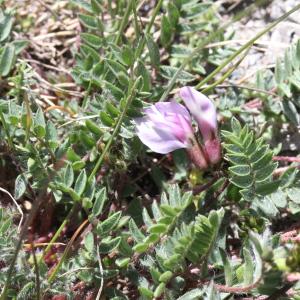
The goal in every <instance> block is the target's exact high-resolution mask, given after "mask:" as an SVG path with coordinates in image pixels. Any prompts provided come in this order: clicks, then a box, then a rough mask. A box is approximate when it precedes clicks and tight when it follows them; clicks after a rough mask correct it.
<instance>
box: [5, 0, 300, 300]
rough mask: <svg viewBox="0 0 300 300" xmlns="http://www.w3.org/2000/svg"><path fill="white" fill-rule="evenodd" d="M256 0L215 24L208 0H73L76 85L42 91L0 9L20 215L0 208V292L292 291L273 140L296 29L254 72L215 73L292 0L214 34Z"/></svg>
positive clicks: (285, 169)
mask: <svg viewBox="0 0 300 300" xmlns="http://www.w3.org/2000/svg"><path fill="white" fill-rule="evenodd" d="M150 2H151V1H150ZM265 2H266V1H257V2H256V3H254V4H253V5H251V6H249V7H248V8H247V9H246V10H244V11H242V12H241V13H238V14H237V15H236V16H233V17H232V20H231V21H229V22H227V23H225V24H222V23H221V16H220V13H221V14H224V13H225V12H226V6H224V5H222V3H219V2H214V1H194V0H192V1H187V0H176V1H165V0H164V1H163V0H158V1H154V2H153V1H152V2H151V3H150V4H149V3H148V4H147V3H146V4H145V3H144V1H135V0H129V1H122V0H118V1H109V0H108V1H101V0H90V1H79V0H71V1H69V2H68V3H67V4H68V5H67V9H68V10H70V11H76V12H78V20H79V22H80V24H81V26H82V30H81V32H80V34H79V36H78V38H80V46H79V47H78V49H75V48H74V49H73V50H74V52H73V54H74V65H73V68H72V70H71V72H70V74H71V76H72V80H73V81H74V83H75V86H76V90H75V91H73V93H66V90H63V89H61V88H57V87H56V89H55V91H57V92H58V97H57V102H56V103H51V102H49V101H48V102H47V103H45V101H43V100H42V97H41V93H39V92H38V91H37V89H36V86H38V85H39V84H40V82H39V80H40V79H39V78H38V77H37V76H36V71H35V70H34V69H33V67H32V66H30V65H29V64H28V61H27V60H25V59H24V57H22V54H21V52H20V51H21V49H23V48H24V46H25V42H23V41H20V40H14V39H13V36H11V31H12V25H13V17H12V15H13V14H12V10H8V9H4V8H3V9H2V10H1V11H0V74H1V78H3V77H5V82H6V85H7V91H6V92H3V93H2V91H1V100H0V101H1V102H0V121H1V128H0V135H1V149H3V153H4V154H5V156H3V159H2V162H3V163H2V164H3V165H4V168H5V163H7V162H9V163H10V164H12V165H13V166H14V168H15V169H16V172H15V173H16V174H15V184H14V193H13V197H12V195H10V194H9V193H8V191H6V190H5V189H4V187H1V188H2V190H1V191H2V192H3V191H4V192H5V191H6V192H7V193H8V195H10V196H11V198H12V199H13V200H14V201H13V203H14V205H15V206H16V205H17V206H18V209H19V210H20V206H19V205H20V204H22V207H21V208H22V210H23V212H24V213H25V214H26V219H25V221H24V222H23V223H21V228H18V226H17V225H16V223H17V222H18V221H19V219H18V215H17V214H18V213H19V211H18V210H13V209H12V208H7V207H3V208H1V209H0V270H1V272H0V273H1V274H0V286H1V296H0V299H1V300H4V299H56V300H57V299H115V300H117V299H156V300H158V299H179V300H192V299H250V298H251V299H260V297H264V298H263V299H299V298H300V285H299V282H300V276H299V274H300V270H299V265H300V248H299V224H298V223H299V222H298V221H297V220H298V218H299V214H300V200H299V199H300V198H299V197H300V176H299V172H298V170H299V168H298V165H297V163H299V161H300V160H299V158H298V157H297V155H298V154H299V149H298V146H296V149H294V150H291V152H289V153H288V154H287V153H286V152H284V151H283V150H282V149H281V147H280V145H278V143H277V144H276V139H277V137H278V132H279V131H280V130H281V129H282V128H283V125H284V124H286V125H287V126H288V128H289V129H288V130H290V131H294V132H295V131H296V130H297V126H298V125H299V82H300V81H299V80H300V79H299V71H300V42H299V41H298V42H297V43H296V44H295V45H291V47H290V48H289V49H288V50H287V51H286V54H285V55H284V57H283V58H281V57H279V58H278V59H277V62H276V66H275V68H273V69H272V70H269V71H268V72H265V73H264V72H258V74H257V80H256V83H255V84H253V83H252V84H251V82H249V85H247V86H239V85H234V84H230V81H229V78H230V77H231V76H232V73H233V71H234V70H236V69H237V68H238V66H239V64H240V63H241V62H242V60H243V59H244V58H245V56H246V55H247V53H248V52H247V51H248V50H249V49H250V48H251V46H252V45H253V43H254V42H255V41H256V40H257V39H258V38H259V37H261V36H262V35H263V34H265V33H267V32H268V31H270V30H271V29H272V28H274V27H275V26H276V25H277V24H278V23H280V22H281V21H283V20H285V19H286V18H287V17H289V16H290V15H291V14H292V13H294V12H295V11H297V10H299V8H300V5H297V6H296V7H294V8H293V9H291V10H290V11H288V12H287V13H285V14H284V15H283V16H282V17H280V18H279V19H278V20H275V21H274V22H273V23H271V24H269V25H268V26H266V28H263V29H262V31H261V32H259V33H258V34H256V35H255V36H254V37H253V38H252V39H250V40H249V41H248V42H247V43H245V44H244V45H243V46H241V47H240V48H238V49H235V48H234V47H229V46H226V44H227V43H224V45H225V46H224V45H223V44H222V42H224V41H227V40H228V41H230V39H231V38H232V36H233V35H234V33H232V31H230V30H229V29H228V28H230V25H231V24H232V23H233V22H235V21H237V20H239V19H241V18H242V17H245V16H251V13H252V12H253V10H255V9H256V8H257V6H258V5H261V4H263V3H265ZM1 5H2V6H3V4H1ZM14 13H16V14H17V13H18V8H16V10H15V12H14ZM51 13H52V15H53V18H55V17H56V13H54V12H53V11H51ZM60 22H62V21H61V20H60ZM199 37H200V38H199ZM211 42H221V45H223V46H220V47H216V48H215V47H214V48H213V49H210V48H209V47H206V46H207V45H208V44H209V43H211ZM16 55H19V59H16ZM187 84H189V85H190V86H186V85H187ZM192 86H193V87H192ZM224 87H225V90H224V89H223V88H224ZM196 89H198V90H200V91H197V90H196ZM166 98H168V99H169V100H166ZM181 100H183V102H184V105H183V104H180V103H178V102H180V101H181ZM274 143H275V145H274ZM1 184H2V183H1ZM25 203H26V204H27V205H25ZM28 203H29V204H28ZM28 205H29V208H28ZM25 209H26V211H25Z"/></svg>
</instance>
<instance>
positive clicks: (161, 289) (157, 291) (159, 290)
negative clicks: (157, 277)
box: [153, 282, 166, 298]
mask: <svg viewBox="0 0 300 300" xmlns="http://www.w3.org/2000/svg"><path fill="white" fill-rule="evenodd" d="M165 288H166V284H165V283H164V282H162V283H160V284H159V286H158V287H157V288H156V289H155V291H154V294H153V295H154V297H155V298H158V297H160V296H161V295H162V293H163V292H164V291H165Z"/></svg>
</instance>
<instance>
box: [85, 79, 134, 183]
mask: <svg viewBox="0 0 300 300" xmlns="http://www.w3.org/2000/svg"><path fill="white" fill-rule="evenodd" d="M139 81H140V78H137V79H136V81H135V82H134V84H133V85H132V87H131V89H130V90H129V92H128V96H127V98H126V100H125V107H124V109H123V111H122V113H121V114H120V116H119V118H118V120H117V123H116V126H115V129H114V131H113V133H112V135H111V137H110V139H109V141H108V142H107V144H106V145H105V148H104V150H103V152H102V153H101V155H100V157H99V159H98V161H97V163H96V165H95V167H94V169H93V170H92V172H91V174H90V176H89V178H88V180H89V181H91V180H92V179H93V177H94V176H95V175H96V173H97V171H98V170H99V168H100V166H101V165H102V163H103V160H104V158H105V156H106V154H107V152H108V151H109V149H110V146H111V145H112V142H113V141H114V139H115V138H116V136H117V134H118V132H119V129H120V127H121V125H122V122H123V119H124V117H125V115H126V113H127V110H128V108H129V106H130V104H131V101H132V99H133V96H134V95H135V89H136V86H137V84H138V82H139Z"/></svg>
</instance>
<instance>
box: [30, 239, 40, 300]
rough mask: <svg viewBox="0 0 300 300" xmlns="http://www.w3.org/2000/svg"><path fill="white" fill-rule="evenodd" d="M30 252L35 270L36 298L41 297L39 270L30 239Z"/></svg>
mask: <svg viewBox="0 0 300 300" xmlns="http://www.w3.org/2000/svg"><path fill="white" fill-rule="evenodd" d="M31 252H32V256H33V263H34V270H35V285H36V299H37V300H40V299H41V282H40V272H39V266H38V263H37V259H36V255H35V250H34V243H33V241H31Z"/></svg>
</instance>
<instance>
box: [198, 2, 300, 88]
mask: <svg viewBox="0 0 300 300" xmlns="http://www.w3.org/2000/svg"><path fill="white" fill-rule="evenodd" d="M299 8H300V4H299V5H297V6H295V7H294V8H293V9H291V10H289V11H288V12H287V13H285V14H284V15H282V16H281V17H280V18H278V19H277V20H276V21H274V22H273V23H271V24H270V25H269V26H267V27H266V28H265V29H263V30H262V31H260V32H259V33H258V34H256V35H255V36H254V37H253V38H252V39H251V40H249V41H248V42H247V43H246V44H244V45H243V46H242V47H240V49H238V50H237V51H236V52H234V53H233V54H232V55H231V56H230V57H228V58H227V59H226V60H225V61H224V62H223V63H222V64H221V65H220V66H219V67H217V68H216V69H215V70H214V71H213V72H211V73H210V74H209V75H208V76H207V77H206V78H205V79H203V80H202V81H201V82H200V83H198V84H197V85H196V88H197V89H199V88H200V87H201V86H203V85H204V84H205V83H207V82H208V81H210V80H211V79H212V78H213V77H214V76H215V75H216V74H218V73H219V72H220V71H221V70H222V69H224V68H225V67H226V66H227V65H228V64H229V63H230V62H231V61H233V60H234V59H235V58H236V57H237V56H239V55H240V54H241V53H242V52H244V51H245V50H246V49H248V48H250V47H251V46H252V45H253V44H254V42H255V41H256V40H258V39H259V38H260V37H262V36H263V35H264V34H266V33H267V32H268V31H270V30H271V29H273V28H274V27H275V26H276V25H277V24H279V23H280V22H282V21H283V20H285V19H286V18H287V17H288V16H289V15H291V14H292V13H294V12H295V11H297V10H298V9H299Z"/></svg>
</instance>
